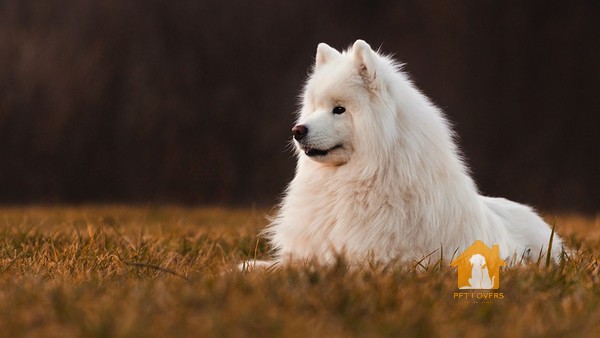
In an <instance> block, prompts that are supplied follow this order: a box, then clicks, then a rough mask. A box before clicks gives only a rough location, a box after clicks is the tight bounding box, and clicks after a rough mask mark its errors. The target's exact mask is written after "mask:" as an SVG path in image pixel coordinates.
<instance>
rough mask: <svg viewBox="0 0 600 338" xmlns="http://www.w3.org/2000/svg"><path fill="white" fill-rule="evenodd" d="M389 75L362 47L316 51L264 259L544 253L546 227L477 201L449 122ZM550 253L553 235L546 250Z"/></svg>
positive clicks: (557, 242) (395, 74) (399, 75)
mask: <svg viewBox="0 0 600 338" xmlns="http://www.w3.org/2000/svg"><path fill="white" fill-rule="evenodd" d="M400 68H401V67H400V65H399V64H397V63H396V62H394V61H393V60H392V59H391V58H389V57H387V56H384V55H381V54H379V53H377V52H375V51H373V50H372V49H371V47H370V46H369V45H368V44H367V43H366V42H364V41H362V40H357V41H356V42H355V43H354V45H353V46H352V48H350V49H349V50H347V51H344V52H342V53H340V52H338V51H337V50H335V49H333V48H331V47H329V46H328V45H326V44H324V43H321V44H319V46H318V48H317V55H316V62H315V65H314V71H313V72H312V75H311V76H310V77H309V79H308V81H307V83H306V86H305V88H304V95H303V101H302V108H301V111H300V114H299V117H298V120H297V124H296V126H294V128H293V129H292V132H293V137H294V142H295V145H296V149H297V150H298V165H297V169H296V176H295V177H294V179H293V180H292V182H291V183H290V184H289V187H288V188H287V191H286V195H285V198H284V199H283V202H282V205H281V206H280V209H279V211H278V214H277V215H276V217H275V218H274V219H273V221H272V223H271V224H270V226H269V227H268V228H267V229H266V230H265V234H266V236H267V237H268V239H269V240H270V242H271V244H272V246H273V249H274V250H273V254H274V258H275V261H274V262H283V263H287V262H291V261H305V260H312V259H315V260H317V261H319V262H322V263H328V262H331V261H332V260H333V259H335V257H336V255H338V254H341V253H343V254H344V255H345V257H346V258H347V259H349V260H350V261H352V262H357V263H360V262H361V261H363V260H365V259H367V258H369V259H375V260H377V261H384V262H385V261H389V260H391V259H400V260H416V259H421V258H423V257H425V256H426V255H428V254H430V253H432V252H435V251H436V250H440V249H442V250H443V252H444V253H453V252H458V253H460V252H462V250H464V249H466V248H467V247H468V246H469V245H471V244H472V243H473V242H474V241H475V240H482V241H483V242H484V243H486V244H487V245H492V244H498V245H499V246H500V253H501V256H502V257H504V258H507V257H511V256H512V257H514V256H513V255H516V256H517V257H519V258H520V257H521V256H522V255H524V254H525V255H527V254H528V253H531V254H535V258H537V255H538V254H539V253H542V254H546V251H547V248H548V243H549V240H550V237H551V229H550V228H549V226H548V225H547V224H546V223H545V222H544V221H543V220H542V219H541V218H540V217H539V216H538V215H537V214H536V213H535V212H534V211H532V209H530V208H529V207H527V206H525V205H522V204H518V203H515V202H511V201H509V200H506V199H502V198H491V197H485V196H481V195H479V193H478V191H477V187H476V186H475V184H474V182H473V180H472V179H471V177H470V176H469V173H468V170H467V167H466V166H465V164H464V163H463V161H462V159H461V155H460V153H459V151H458V149H457V147H456V145H455V143H454V140H453V137H452V131H451V129H450V126H449V124H448V121H447V120H446V118H445V117H444V115H443V114H442V112H441V111H440V109H438V108H437V107H436V106H435V105H434V104H433V103H432V102H431V101H430V100H429V99H428V98H427V97H426V96H425V95H423V94H422V93H421V92H420V91H419V90H418V89H417V88H416V87H415V86H414V84H413V83H412V82H411V80H410V79H409V78H408V76H407V75H406V74H405V73H403V72H402V71H401V69H400ZM561 250H562V241H561V239H560V238H558V237H557V236H554V239H553V248H552V252H551V253H550V254H551V255H552V256H553V257H554V258H555V259H556V258H558V257H559V256H560V253H561ZM258 264H259V265H265V264H269V263H268V262H258ZM250 265H252V263H250Z"/></svg>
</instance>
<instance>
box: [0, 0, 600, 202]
mask: <svg viewBox="0 0 600 338" xmlns="http://www.w3.org/2000/svg"><path fill="white" fill-rule="evenodd" d="M598 22H600V4H599V3H598V2H593V1H588V2H585V1H582V2H579V1H574V2H566V1H564V2H546V1H533V2H521V1H508V2H507V1H476V0H472V1H417V0H414V1H383V0H381V1H356V2H352V3H349V2H347V1H338V0H335V1H327V2H324V1H265V0H253V1H192V0H180V1H163V0H128V1H118V0H103V1H91V0H77V1H75V0H72V1H68V0H47V1H33V0H7V1H2V2H0V202H2V203H39V202H42V203H43V202H49V203H59V202H67V203H76V202H142V203H143V202H175V203H192V204H203V203H210V204H261V205H268V204H271V203H273V202H275V201H277V200H278V198H279V196H280V194H281V192H282V190H283V189H284V188H285V185H286V183H287V182H288V181H289V179H291V177H292V176H293V172H294V163H295V161H294V159H293V155H292V153H291V152H290V151H289V150H288V149H289V147H288V141H289V129H290V127H291V126H292V124H293V120H294V117H293V112H294V111H295V110H296V109H297V95H298V93H299V91H300V89H301V86H302V82H303V80H304V78H305V77H306V74H307V72H308V71H309V70H310V66H311V63H312V61H313V57H314V51H315V49H316V45H317V43H319V42H327V43H329V44H330V45H332V46H334V47H337V48H345V47H347V46H348V45H350V44H351V43H352V42H353V41H354V40H356V39H357V38H362V39H365V40H367V41H368V42H369V43H370V44H371V45H372V46H373V47H375V48H377V47H379V46H381V49H382V51H384V52H388V53H393V54H394V55H395V56H396V58H398V59H399V60H401V61H402V62H405V63H406V66H405V69H406V70H407V71H408V72H409V73H410V74H412V76H413V78H414V80H415V82H416V83H417V85H418V86H419V87H420V88H421V89H422V90H423V91H424V92H425V93H426V94H427V95H428V96H430V97H431V98H432V99H433V101H434V102H436V103H437V104H438V105H439V106H440V107H442V108H443V109H444V110H445V112H446V113H447V115H448V117H449V118H450V120H451V121H452V122H453V123H454V125H455V129H456V131H457V134H458V137H459V138H458V139H459V143H460V146H461V148H462V149H463V151H464V153H465V156H466V158H467V162H468V163H469V164H470V166H471V168H472V170H473V173H474V176H475V179H476V181H477V182H478V185H479V187H480V189H481V191H482V192H483V193H485V194H488V195H495V196H504V197H508V198H511V199H515V200H517V201H520V202H525V203H529V204H533V205H536V206H538V207H540V208H544V209H552V210H579V211H588V212H595V211H598V210H599V209H600V183H599V182H600V178H599V174H598V172H599V169H600V163H599V162H600V150H599V148H600V137H599V135H598V134H599V133H598V125H599V123H598V122H599V121H600V118H599V115H600V62H599V61H600V52H599V48H598V47H599V43H598V41H600V28H599V27H600V25H599V24H598Z"/></svg>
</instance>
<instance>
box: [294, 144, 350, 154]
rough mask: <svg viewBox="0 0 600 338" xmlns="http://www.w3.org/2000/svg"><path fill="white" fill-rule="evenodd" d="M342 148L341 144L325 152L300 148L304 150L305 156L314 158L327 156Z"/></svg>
mask: <svg viewBox="0 0 600 338" xmlns="http://www.w3.org/2000/svg"><path fill="white" fill-rule="evenodd" d="M340 148H342V145H341V144H338V145H336V146H333V147H331V148H329V149H326V150H322V149H315V148H308V147H302V150H304V153H305V154H306V156H308V157H316V156H327V154H329V153H330V152H332V151H334V150H336V149H340Z"/></svg>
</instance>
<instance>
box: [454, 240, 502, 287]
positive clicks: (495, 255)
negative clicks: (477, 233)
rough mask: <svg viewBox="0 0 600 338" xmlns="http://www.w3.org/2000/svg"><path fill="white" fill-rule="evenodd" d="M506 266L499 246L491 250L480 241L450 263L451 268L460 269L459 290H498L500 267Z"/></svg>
mask: <svg viewBox="0 0 600 338" xmlns="http://www.w3.org/2000/svg"><path fill="white" fill-rule="evenodd" d="M505 265H506V262H505V261H503V260H502V258H500V248H499V246H498V245H492V248H491V249H490V248H489V247H488V246H487V245H485V244H484V243H483V242H482V241H479V240H477V241H475V242H474V243H473V244H471V246H470V247H468V248H467V250H465V251H464V252H463V253H461V254H460V256H458V258H456V259H455V260H454V261H453V262H452V263H450V266H456V267H458V288H459V289H488V290H489V289H498V288H499V287H500V267H501V266H505Z"/></svg>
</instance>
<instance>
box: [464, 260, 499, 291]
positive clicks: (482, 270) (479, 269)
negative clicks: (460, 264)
mask: <svg viewBox="0 0 600 338" xmlns="http://www.w3.org/2000/svg"><path fill="white" fill-rule="evenodd" d="M469 262H471V266H472V267H473V268H472V270H471V278H469V286H463V287H461V289H491V288H492V287H493V286H494V279H495V278H496V277H495V276H494V277H492V278H491V279H490V274H489V272H488V268H487V266H486V261H485V257H483V256H482V255H480V254H474V255H473V256H471V258H469Z"/></svg>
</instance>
